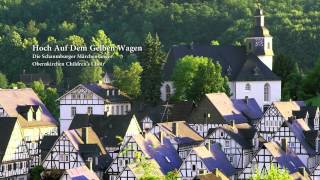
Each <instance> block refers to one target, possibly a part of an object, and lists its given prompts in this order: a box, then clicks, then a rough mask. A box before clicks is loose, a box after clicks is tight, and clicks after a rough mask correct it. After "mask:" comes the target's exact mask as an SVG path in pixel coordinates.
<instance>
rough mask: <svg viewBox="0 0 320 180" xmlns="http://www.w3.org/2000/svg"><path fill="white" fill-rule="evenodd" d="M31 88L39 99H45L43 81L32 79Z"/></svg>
mask: <svg viewBox="0 0 320 180" xmlns="http://www.w3.org/2000/svg"><path fill="white" fill-rule="evenodd" d="M31 88H32V89H33V90H34V91H35V92H36V93H37V94H38V96H39V97H40V99H41V100H42V101H44V100H45V99H46V93H45V85H44V84H43V82H42V81H41V80H40V81H33V82H32V83H31Z"/></svg>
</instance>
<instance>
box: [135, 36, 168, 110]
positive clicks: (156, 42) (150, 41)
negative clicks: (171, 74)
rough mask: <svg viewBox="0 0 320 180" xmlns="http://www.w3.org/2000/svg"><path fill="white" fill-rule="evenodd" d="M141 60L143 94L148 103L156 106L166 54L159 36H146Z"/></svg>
mask: <svg viewBox="0 0 320 180" xmlns="http://www.w3.org/2000/svg"><path fill="white" fill-rule="evenodd" d="M139 60H140V64H141V66H142V68H143V72H142V74H141V94H142V95H143V99H144V100H145V101H146V102H148V103H151V104H156V103H157V102H159V99H160V87H161V83H162V77H161V68H162V65H163V63H164V61H165V54H164V53H163V52H162V50H161V42H160V39H159V37H158V35H155V37H152V35H151V34H150V33H149V34H148V35H147V36H146V39H145V42H144V45H143V51H142V52H141V54H140V57H139Z"/></svg>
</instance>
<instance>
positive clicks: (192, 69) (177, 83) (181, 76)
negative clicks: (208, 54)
mask: <svg viewBox="0 0 320 180" xmlns="http://www.w3.org/2000/svg"><path fill="white" fill-rule="evenodd" d="M207 61H208V58H204V57H194V56H185V57H183V58H182V59H179V61H178V62H177V64H176V66H175V68H174V70H173V75H172V80H173V83H174V87H175V88H176V89H175V97H174V98H175V99H177V100H185V99H187V96H186V95H187V92H188V91H191V90H190V88H191V87H192V83H193V79H194V77H195V75H196V73H197V70H198V67H199V66H200V64H206V63H207Z"/></svg>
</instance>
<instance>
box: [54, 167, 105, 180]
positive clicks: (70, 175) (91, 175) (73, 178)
mask: <svg viewBox="0 0 320 180" xmlns="http://www.w3.org/2000/svg"><path fill="white" fill-rule="evenodd" d="M82 179H83V180H100V178H99V177H98V176H97V175H96V173H95V172H93V171H92V170H90V169H89V168H88V167H87V166H79V167H76V168H72V169H67V170H65V172H64V173H63V175H62V176H61V177H60V180H82Z"/></svg>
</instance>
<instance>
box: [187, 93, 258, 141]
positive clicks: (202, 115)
mask: <svg viewBox="0 0 320 180" xmlns="http://www.w3.org/2000/svg"><path fill="white" fill-rule="evenodd" d="M261 117H262V111H261V109H260V107H259V106H258V104H257V102H256V101H255V100H254V99H238V100H231V99H230V98H229V97H228V96H227V95H226V94H225V93H211V94H206V95H205V97H204V98H203V99H202V100H201V101H200V103H199V104H198V106H197V107H196V108H195V109H194V110H193V111H192V114H191V117H190V120H189V121H188V123H189V125H190V126H191V127H192V128H193V129H194V130H196V131H197V132H198V133H199V134H200V135H202V136H203V137H205V136H207V134H208V130H209V129H210V128H215V127H218V126H222V125H223V124H228V123H230V122H231V121H235V123H236V124H239V123H251V124H254V123H256V121H257V120H258V119H260V118H261Z"/></svg>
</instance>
